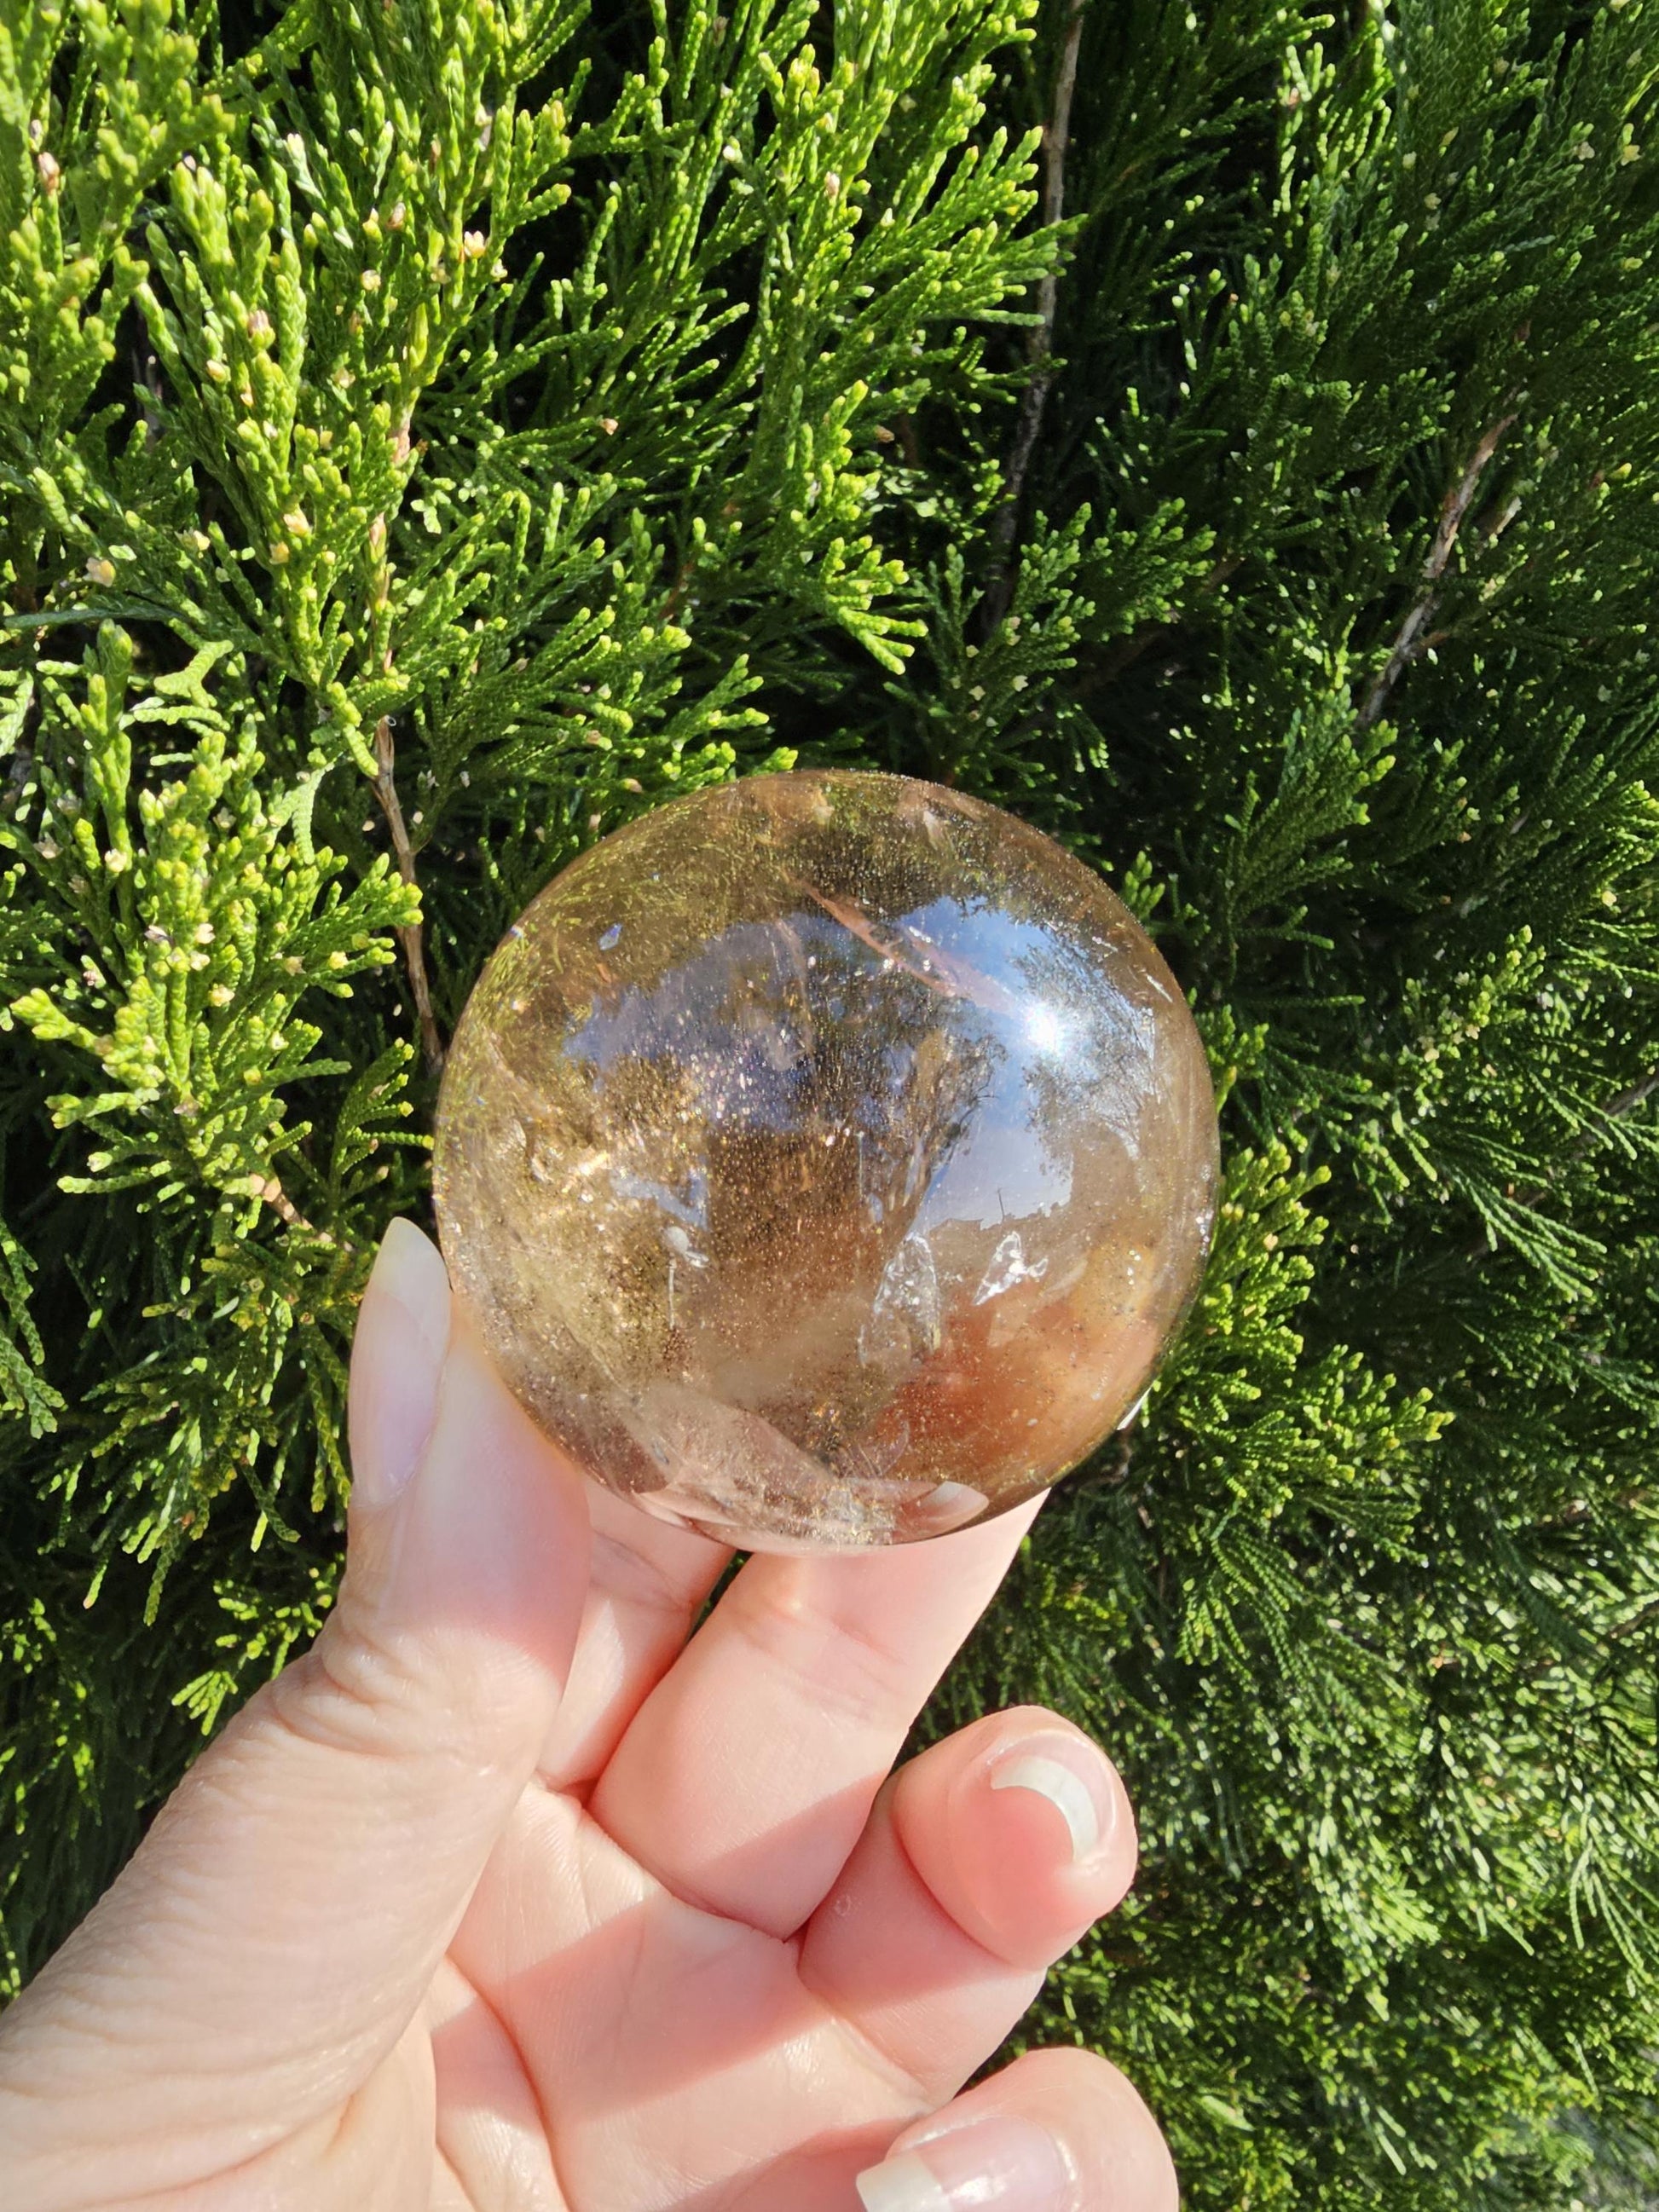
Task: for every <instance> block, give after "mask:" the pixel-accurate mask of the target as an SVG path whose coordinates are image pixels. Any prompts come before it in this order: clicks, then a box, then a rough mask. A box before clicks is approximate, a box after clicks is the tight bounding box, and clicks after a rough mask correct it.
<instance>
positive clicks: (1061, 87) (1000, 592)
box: [985, 0, 1086, 631]
mask: <svg viewBox="0 0 1659 2212" xmlns="http://www.w3.org/2000/svg"><path fill="white" fill-rule="evenodd" d="M1085 5H1086V0H1071V7H1070V9H1068V11H1067V14H1066V37H1065V41H1064V43H1063V45H1062V46H1061V47H1060V67H1059V70H1057V72H1056V73H1055V76H1054V100H1053V103H1052V105H1051V106H1050V108H1049V112H1048V122H1047V123H1046V124H1045V125H1044V126H1043V132H1042V220H1043V222H1044V223H1045V224H1046V225H1047V226H1048V228H1053V227H1054V225H1055V224H1056V223H1058V222H1060V219H1061V217H1062V216H1064V215H1065V212H1066V148H1067V146H1068V145H1069V144H1070V143H1071V135H1072V95H1073V93H1074V92H1075V91H1076V89H1077V63H1078V53H1079V48H1080V47H1081V46H1082V43H1083V16H1084V10H1085ZM1059 304H1060V277H1059V274H1058V272H1057V270H1054V269H1053V268H1050V269H1048V270H1045V271H1044V273H1043V275H1042V277H1041V278H1040V279H1039V281H1038V283H1037V321H1036V325H1035V326H1034V328H1033V329H1032V331H1031V334H1030V339H1029V341H1028V342H1027V346H1026V353H1027V357H1028V359H1029V360H1030V364H1031V374H1030V379H1029V380H1028V381H1027V383H1026V386H1025V392H1024V397H1023V398H1022V399H1021V401H1020V404H1019V419H1018V422H1017V423H1016V424H1015V426H1014V438H1013V444H1012V447H1011V448H1010V449H1009V454H1008V472H1007V489H1006V491H1005V492H1004V494H1003V496H1002V504H1001V506H1000V507H999V509H998V510H997V513H996V515H995V517H994V520H993V521H992V525H991V542H992V544H993V545H994V546H995V547H996V548H997V549H998V551H999V555H1000V559H999V562H998V567H997V570H996V573H995V574H994V576H993V578H992V580H991V584H990V588H989V589H988V591H987V592H986V595H985V626H986V629H987V631H990V630H994V629H995V628H996V627H997V625H998V623H1000V622H1001V620H1002V618H1003V617H1004V616H1005V615H1006V613H1007V611H1008V603H1009V601H1010V599H1012V597H1013V589H1014V579H1013V550H1014V538H1015V536H1016V533H1017V532H1018V528H1019V507H1020V501H1021V498H1022V496H1023V495H1024V489H1025V478H1026V476H1027V474H1028V472H1029V471H1030V465H1031V456H1032V454H1033V453H1035V452H1036V442H1037V439H1038V436H1039V435H1040V434H1041V432H1042V416H1043V410H1044V409H1045V408H1046V407H1047V405H1048V391H1049V387H1050V386H1051V385H1052V384H1053V382H1054V371H1053V369H1052V368H1051V367H1050V366H1049V356H1050V355H1051V353H1052V351H1053V349H1054V317H1055V315H1056V313H1057V312H1058V310H1059Z"/></svg>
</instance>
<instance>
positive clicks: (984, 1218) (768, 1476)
mask: <svg viewBox="0 0 1659 2212" xmlns="http://www.w3.org/2000/svg"><path fill="white" fill-rule="evenodd" d="M1215 1179H1216V1134H1215V1114H1214V1103H1213V1098H1212V1091H1211V1087H1210V1082H1209V1077H1208V1073H1207V1070H1206V1065H1205V1060H1204V1055H1203V1052H1202V1048H1201V1047H1200V1042H1199V1039H1198V1036H1197V1032H1196V1030H1195V1029H1194V1025H1193V1022H1192V1019H1191V1017H1190V1015H1189V1013H1188V1010H1187V1006H1186V1004H1185V1001H1184V1000H1183V999H1182V995H1181V994H1180V991H1179V990H1178V988H1177V987H1176V984H1175V982H1174V980H1173V978H1172V977H1171V976H1170V973H1169V971H1168V969H1166V968H1165V966H1164V963H1163V961H1162V960H1161V958H1160V957H1159V956H1158V953H1157V951H1156V950H1155V949H1154V948H1153V946H1152V944H1151V942H1150V941H1149V940H1148V939H1147V938H1146V935H1145V933H1143V932H1142V931H1141V929H1140V928H1139V926H1138V925H1137V924H1136V922H1135V921H1133V917H1132V916H1131V915H1129V914H1128V912H1127V909H1126V908H1124V907H1123V906H1122V904H1121V902H1119V901H1118V900H1117V899H1116V898H1115V896H1113V894H1112V893H1111V892H1110V891H1109V890H1107V888H1106V887H1105V885H1104V884H1103V883H1101V881H1100V880H1099V878H1097V877H1096V876H1095V875H1094V874H1093V873H1092V872H1091V871H1090V870H1088V869H1086V868H1085V867H1084V866H1082V865H1081V864H1080V863H1079V862H1078V861H1077V860H1074V859H1073V858H1072V857H1071V856H1070V855H1069V854H1066V853H1065V852H1064V851H1062V850H1061V848H1060V847H1058V846H1057V845H1055V844H1054V843H1053V842H1051V841H1049V840H1048V839H1047V838H1045V837H1043V836H1041V835H1040V834H1039V833H1038V832H1036V830H1033V829H1030V827H1029V826H1028V825H1026V824H1024V823H1019V822H1018V821H1016V820H1015V819H1014V818H1013V817H1012V816H1009V815H1007V814H1004V813H1002V812H1000V811H999V810H997V809H995V808H993V807H989V806H986V805H981V804H980V803H978V802H976V801H975V800H972V799H965V798H963V796H961V795H960V794H958V793H952V792H949V791H945V790H942V789H940V788H939V787H935V786H933V785H929V784H923V783H916V782H912V781H908V780H906V779H903V778H899V777H893V776H878V775H853V774H846V773H841V772H822V773H804V774H797V775H778V776H763V777H752V778H750V779H749V780H747V781H744V782H742V783H738V784H734V785H727V786H723V787H719V788H717V789H714V790H708V791H702V792H699V793H695V794H691V795H690V796H688V797H686V798H684V799H678V800H675V801H673V802H671V804H670V805H666V806H664V807H661V808H659V809H658V810H657V811H655V812H653V813H652V814H649V815H647V816H646V817H643V818H642V819H641V820H640V821H637V822H635V823H632V824H630V825H629V827H628V828H627V829H623V830H622V831H620V832H618V833H617V835H615V836H611V837H610V838H607V839H606V840H605V842H603V843H601V844H599V845H598V846H596V847H594V848H593V849H592V851H590V852H588V853H586V854H584V855H583V856H582V857H581V858H580V860H577V861H576V862H575V863H574V865H573V866H571V867H570V868H568V869H567V870H566V872H564V873H563V874H562V876H560V877H559V878H556V880H555V882H553V883H552V884H550V885H549V887H548V888H547V890H545V891H544V892H543V893H542V894H541V896H540V897H539V898H538V899H537V900H536V902H534V904H532V906H531V908H529V909H528V911H527V912H526V914H525V915H524V916H523V917H522V918H521V920H520V922H519V923H518V924H517V925H515V927H514V928H513V930H512V931H511V932H510V933H509V934H508V936H507V939H506V940H505V941H504V942H503V944H502V945H501V948H500V950H499V951H497V953H496V954H495V957H494V959H493V960H492V961H491V963H489V968H488V969H486V971H485V973H484V975H483V978H482V979H481V981H480V982H479V984H478V987H477V990H476V991H475V992H474V994H473V996H472V999H471V1001H470V1002H469V1004H468V1006H467V1009H466V1012H465V1015H464V1017H463V1018H462V1021H461V1024H460V1026H459V1030H458V1032H457V1035H456V1037H455V1041H454V1047H453V1051H452V1054H451V1057H450V1061H449V1066H448V1069H447V1074H446V1078H445V1083H444V1091H443V1097H442V1099H441V1106H440V1114H439V1127H438V1144H437V1160H436V1183H437V1198H438V1208H439V1217H440V1225H441V1235H442V1239H443V1246H444V1251H445V1255H446V1257H447V1261H448V1262H449V1266H450V1269H451V1273H452V1276H453V1279H454V1282H455V1285H456V1288H457V1290H458V1291H459V1294H460V1295H461V1297H463V1298H464V1299H465V1302H466V1304H467V1305H468V1306H469V1308H470V1309H471V1311H472V1313H473V1315H474V1316H475V1318H476V1320H477V1323H478V1325H479V1327H480V1328H481V1329H482V1330H483V1335H484V1337H485V1340H486V1341H487V1343H488V1344H489V1348H490V1350H491V1352H492V1353H493V1354H494V1356H495V1359H496V1360H497V1362H498V1364H500V1365H501V1369H502V1370H503V1372H504V1374H505V1375H506V1376H507V1380H508V1382H509V1383H510V1384H511V1386H512V1387H513V1389H514V1390H515V1392H516V1393H517V1394H518V1395H519V1396H520V1399H521V1400H522V1401H523V1402H524V1403H525V1404H526V1406H527V1407H529V1408H530V1410H531V1411H532V1413H533V1414H534V1415H535V1417H536V1419H538V1421H540V1422H541V1423H542V1425H544V1427H545V1428H546V1429H547V1431H549V1432H550V1434H551V1435H552V1436H554V1437H556V1439H557V1440H558V1441H559V1442H560V1443H562V1444H563V1445H564V1446H565V1447H566V1448H567V1449H568V1450H569V1451H570V1452H571V1453H572V1454H573V1455H574V1456H575V1457H576V1458H577V1459H578V1460H579V1461H580V1462H581V1463H582V1464H583V1465H584V1466H585V1467H586V1468H588V1469H589V1471H590V1472H591V1473H592V1474H593V1475H594V1476H595V1477H596V1478H597V1479H598V1480H600V1481H601V1482H604V1483H605V1484H607V1485H609V1486H611V1487H612V1488H613V1489H616V1490H618V1491H621V1492H625V1493H626V1494H628V1495H629V1496H630V1497H631V1498H633V1499H634V1500H635V1503H636V1504H639V1505H640V1506H641V1507H643V1508H644V1509H645V1510H647V1511H650V1512H653V1513H656V1514H658V1515H659V1516H662V1517H665V1518H666V1519H669V1520H672V1521H676V1522H681V1523H683V1524H684V1525H686V1526H688V1527H691V1528H697V1529H699V1530H701V1531H702V1532H703V1533H705V1534H709V1535H713V1536H717V1537H719V1538H720V1539H722V1540H723V1541H727V1542H732V1543H736V1544H740V1545H744V1546H748V1547H757V1548H762V1549H772V1550H791V1549H801V1550H821V1549H845V1548H852V1547H866V1546H872V1545H882V1544H890V1543H896V1542H904V1541H915V1540H916V1539H918V1538H922V1537H927V1536H932V1535H936V1534H942V1533H944V1532H945V1530H947V1529H950V1528H957V1527H962V1526H965V1525H966V1524H967V1523H968V1522H971V1521H975V1520H978V1519H981V1518H983V1517H985V1516H987V1515H989V1514H993V1513H997V1512H1001V1511H1005V1510H1007V1509H1008V1508H1009V1507H1010V1506H1012V1505H1013V1504H1017V1503H1018V1502H1019V1501H1020V1500H1021V1499H1023V1498H1028V1497H1030V1495H1032V1494H1033V1492H1036V1491H1037V1490H1040V1489H1042V1487H1044V1486H1046V1485H1048V1484H1049V1483H1051V1482H1053V1481H1054V1480H1056V1478H1057V1477H1058V1476H1059V1475H1060V1474H1063V1473H1064V1472H1065V1471H1066V1469H1067V1468H1070V1467H1073V1466H1074V1465H1075V1464H1077V1462H1079V1460H1081V1459H1083V1458H1084V1457H1085V1456H1086V1455H1087V1454H1088V1452H1089V1451H1090V1450H1091V1449H1092V1448H1093V1447H1094V1445H1095V1444H1096V1443H1098V1442H1099V1441H1100V1439H1101V1438H1102V1437H1103V1436H1105V1435H1106V1434H1108V1433H1109V1431H1111V1430H1112V1429H1113V1428H1114V1427H1115V1426H1116V1425H1117V1424H1118V1423H1119V1422H1120V1420H1121V1419H1122V1418H1123V1416H1124V1414H1125V1413H1126V1411H1127V1409H1129V1408H1130V1407H1133V1405H1134V1404H1135V1402H1136V1401H1137V1400H1138V1399H1139V1397H1140V1396H1141V1395H1143V1394H1144V1392H1145V1390H1146V1384H1147V1382H1148V1379H1149V1377H1150V1376H1151V1374H1152V1369H1153V1366H1154V1364H1155V1363H1156V1361H1157V1358H1158V1354H1159V1352H1160V1350H1161V1348H1162V1346H1164V1342H1165V1341H1166V1340H1167V1338H1168V1337H1169V1335H1170V1332H1171V1331H1172V1330H1173V1328H1175V1327H1176V1324H1177V1323H1178V1322H1179V1320H1180V1318H1181V1316H1182V1314H1183V1312H1184V1311H1185V1310H1186V1308H1187V1305H1188V1303H1189V1301H1190V1299H1191V1297H1192V1295H1193V1293H1194V1289H1195V1287H1196V1285H1197V1281H1198V1279H1199V1275H1200V1271H1201V1268H1202V1265H1203V1261H1204V1255H1205V1252H1206V1248H1207V1243H1208V1238H1209V1234H1210V1228H1211V1223H1212V1213H1213V1206H1214V1190H1215Z"/></svg>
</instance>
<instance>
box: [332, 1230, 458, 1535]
mask: <svg viewBox="0 0 1659 2212" xmlns="http://www.w3.org/2000/svg"><path fill="white" fill-rule="evenodd" d="M448 1346H449V1277H448V1275H447V1273H445V1270H444V1263H443V1261H442V1260H441V1258H440V1256H439V1253H438V1248H437V1246H436V1245H435V1244H434V1243H432V1242H431V1240H430V1239H429V1238H428V1237H422V1234H421V1232H420V1231H419V1230H418V1229H417V1228H416V1226H415V1225H414V1223H413V1222H412V1221H394V1222H393V1223H392V1226H391V1227H390V1228H389V1229H388V1230H387V1231H386V1236H385V1237H384V1238H383V1239H382V1241H381V1244H380V1251H379V1253H378V1254H377V1255H376V1257H375V1261H374V1272H373V1273H371V1275H370V1276H369V1279H368V1289H367V1290H366V1291H364V1292H363V1303H362V1308H361V1310H359V1312H358V1316H357V1332H356V1338H355V1339H354V1340H353V1343H352V1347H351V1407H350V1420H349V1429H350V1437H351V1474H352V1486H353V1490H354V1492H355V1494H356V1498H357V1501H358V1503H359V1504H362V1505H368V1506H371V1507H373V1506H381V1505H390V1504H392V1500H393V1499H394V1498H398V1497H399V1496H400V1495H401V1494H402V1492H403V1491H404V1488H405V1487H406V1486H407V1485H408V1482H409V1479H410V1475H412V1474H414V1472H415V1470H416V1468H417V1467H418V1466H419V1465H420V1462H421V1455H422V1452H423V1451H424V1450H425V1449H426V1446H427V1442H428V1438H429V1437H430V1436H431V1434H432V1425H433V1422H434V1421H435V1419H436V1417H437V1410H438V1382H439V1378H440V1376H441V1375H442V1373H443V1364H444V1355H445V1353H446V1352H447V1349H448Z"/></svg>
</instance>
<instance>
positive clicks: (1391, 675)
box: [1359, 414, 1515, 730]
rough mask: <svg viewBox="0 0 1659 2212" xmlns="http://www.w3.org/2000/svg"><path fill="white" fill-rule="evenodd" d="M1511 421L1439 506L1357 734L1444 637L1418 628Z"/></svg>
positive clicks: (1473, 458)
mask: <svg viewBox="0 0 1659 2212" xmlns="http://www.w3.org/2000/svg"><path fill="white" fill-rule="evenodd" d="M1514 420H1515V416H1513V415H1512V414H1511V415H1505V416H1503V418H1502V419H1501V420H1500V421H1498V422H1494V423H1493V424H1492V428H1491V429H1489V430H1488V431H1487V432H1486V435H1484V436H1483V437H1482V439H1481V441H1480V444H1479V445H1478V446H1477V447H1475V449H1474V453H1472V454H1471V455H1470V456H1469V464H1468V467H1467V468H1466V469H1465V470H1464V471H1463V473H1462V476H1461V477H1459V478H1458V480H1457V482H1456V483H1455V484H1454V485H1453V487H1452V489H1450V490H1449V492H1448V493H1447V494H1446V496H1445V498H1444V500H1443V501H1442V502H1441V507H1440V525H1439V527H1438V529H1437V530H1436V532H1435V533H1434V543H1433V544H1431V546H1430V548H1429V551H1428V557H1427V559H1426V560H1425V562H1424V563H1423V586H1424V588H1423V591H1422V593H1421V596H1420V597H1419V599H1418V601H1417V604H1416V605H1415V606H1414V607H1413V609H1412V611H1411V612H1410V613H1409V614H1408V615H1407V617H1406V619H1405V621H1404V622H1403V623H1401V625H1400V629H1399V631H1398V633H1397V635H1395V641H1394V644H1393V646H1392V647H1391V648H1390V650H1389V657H1388V659H1387V660H1386V661H1385V662H1384V663H1383V668H1382V671H1381V673H1380V674H1379V675H1378V677H1377V678H1376V682H1375V683H1374V684H1372V685H1371V688H1370V690H1369V691H1368V692H1367V693H1366V695H1365V702H1364V705H1363V706H1362V707H1361V708H1360V709H1359V726H1360V728H1361V729H1362V730H1368V729H1370V726H1371V724H1372V723H1373V722H1375V721H1376V720H1377V718H1378V716H1379V715H1380V714H1382V712H1383V708H1384V707H1386V706H1387V704H1388V702H1389V693H1390V692H1391V691H1392V690H1393V689H1394V687H1395V684H1397V683H1398V682H1399V681H1400V678H1401V676H1403V675H1404V673H1405V671H1406V670H1407V668H1408V667H1409V666H1410V665H1411V664H1412V662H1413V660H1415V659H1418V658H1419V656H1420V655H1421V654H1423V653H1426V652H1427V651H1428V649H1429V647H1430V646H1431V645H1434V644H1437V643H1438V642H1439V640H1440V638H1441V637H1442V636H1443V635H1444V632H1443V631H1437V632H1436V633H1435V635H1433V636H1431V637H1424V636H1423V635H1422V632H1423V627H1424V625H1425V623H1426V622H1427V621H1428V619H1429V617H1430V616H1431V614H1432V613H1433V612H1434V608H1435V602H1436V600H1437V598H1438V596H1439V592H1440V579H1441V578H1442V576H1443V575H1444V574H1445V573H1446V563H1447V562H1449V560H1450V559H1451V556H1452V548H1453V546H1455V544H1456V543H1457V533H1458V532H1459V531H1460V530H1461V529H1462V526H1463V523H1464V520H1465V518H1466V517H1467V516H1468V511H1469V508H1470V506H1471V505H1472V503H1473V501H1474V495H1475V493H1476V491H1477V490H1478V489H1479V488H1480V479H1481V477H1482V476H1483V475H1484V474H1485V472H1486V464H1487V462H1488V461H1489V460H1491V459H1492V455H1493V454H1494V453H1496V452H1497V451H1498V446H1499V445H1500V444H1501V442H1502V441H1503V437H1504V432H1505V431H1506V430H1507V429H1508V428H1509V427H1510V423H1511V422H1514ZM1512 513H1513V509H1512V508H1511V509H1510V513H1506V514H1505V515H1504V523H1508V522H1509V521H1510V519H1511V515H1512ZM1496 534H1497V533H1496V532H1493V535H1494V536H1496Z"/></svg>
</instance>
